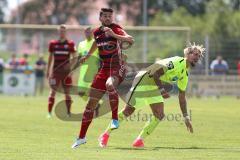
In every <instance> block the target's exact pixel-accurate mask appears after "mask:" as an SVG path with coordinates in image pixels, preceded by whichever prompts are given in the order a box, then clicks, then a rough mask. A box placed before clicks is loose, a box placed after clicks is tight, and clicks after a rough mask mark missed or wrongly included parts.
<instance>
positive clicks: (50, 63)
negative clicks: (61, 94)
mask: <svg viewBox="0 0 240 160" xmlns="http://www.w3.org/2000/svg"><path fill="white" fill-rule="evenodd" d="M48 51H49V56H48V65H47V73H46V76H47V79H48V78H49V75H50V72H51V70H52V64H53V49H52V43H51V42H50V44H49V48H48Z"/></svg>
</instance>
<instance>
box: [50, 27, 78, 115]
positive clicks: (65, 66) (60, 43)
mask: <svg viewBox="0 0 240 160" xmlns="http://www.w3.org/2000/svg"><path fill="white" fill-rule="evenodd" d="M58 32H59V39H57V40H52V41H51V42H50V43H49V58H48V66H47V73H46V76H47V78H48V79H49V83H50V86H51V90H50V94H49V98H48V118H50V117H51V115H52V114H51V113H52V108H53V105H54V101H55V94H56V90H58V89H59V86H60V85H61V86H62V89H63V91H64V94H65V102H66V106H67V114H68V116H70V108H71V103H72V100H71V96H70V95H69V90H70V87H71V85H72V77H71V75H69V73H70V71H71V67H70V64H69V61H70V58H71V57H75V55H76V51H75V44H74V42H73V41H72V40H69V39H67V35H66V34H67V27H66V26H65V25H60V27H59V28H58Z"/></svg>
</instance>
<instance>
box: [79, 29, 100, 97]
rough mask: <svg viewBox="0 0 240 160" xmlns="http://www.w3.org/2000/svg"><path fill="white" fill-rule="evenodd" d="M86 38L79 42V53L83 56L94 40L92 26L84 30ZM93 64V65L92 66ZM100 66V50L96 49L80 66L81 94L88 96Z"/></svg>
mask: <svg viewBox="0 0 240 160" xmlns="http://www.w3.org/2000/svg"><path fill="white" fill-rule="evenodd" d="M84 34H85V37H86V39H85V40H84V41H82V42H80V43H79V45H78V49H77V51H78V53H79V55H80V56H81V57H83V56H85V55H87V53H88V51H89V49H90V48H91V46H92V43H93V42H94V39H93V35H92V29H91V28H90V27H88V28H86V29H85V30H84ZM90 66H91V67H90ZM98 68H99V55H98V50H95V51H94V53H93V54H92V55H91V57H90V58H89V59H87V60H86V61H85V62H84V63H83V64H82V65H81V67H80V72H79V79H78V86H79V88H80V91H79V95H80V96H83V98H84V99H85V98H86V95H87V92H88V88H90V87H91V84H92V81H93V78H94V76H95V74H96V73H97V71H98Z"/></svg>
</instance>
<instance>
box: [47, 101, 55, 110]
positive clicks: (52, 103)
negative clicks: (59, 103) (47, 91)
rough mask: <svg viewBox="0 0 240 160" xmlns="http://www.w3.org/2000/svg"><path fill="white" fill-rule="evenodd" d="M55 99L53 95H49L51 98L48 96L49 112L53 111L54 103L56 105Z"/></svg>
mask: <svg viewBox="0 0 240 160" xmlns="http://www.w3.org/2000/svg"><path fill="white" fill-rule="evenodd" d="M54 101H55V98H53V97H49V98H48V112H49V113H51V112H52V108H53V105H54Z"/></svg>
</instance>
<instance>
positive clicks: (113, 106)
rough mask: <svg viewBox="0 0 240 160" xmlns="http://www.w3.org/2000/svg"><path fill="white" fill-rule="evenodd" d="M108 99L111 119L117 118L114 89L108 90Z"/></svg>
mask: <svg viewBox="0 0 240 160" xmlns="http://www.w3.org/2000/svg"><path fill="white" fill-rule="evenodd" d="M108 94H109V101H110V106H111V110H112V119H116V120H118V93H117V91H116V90H112V91H109V92H108Z"/></svg>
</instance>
